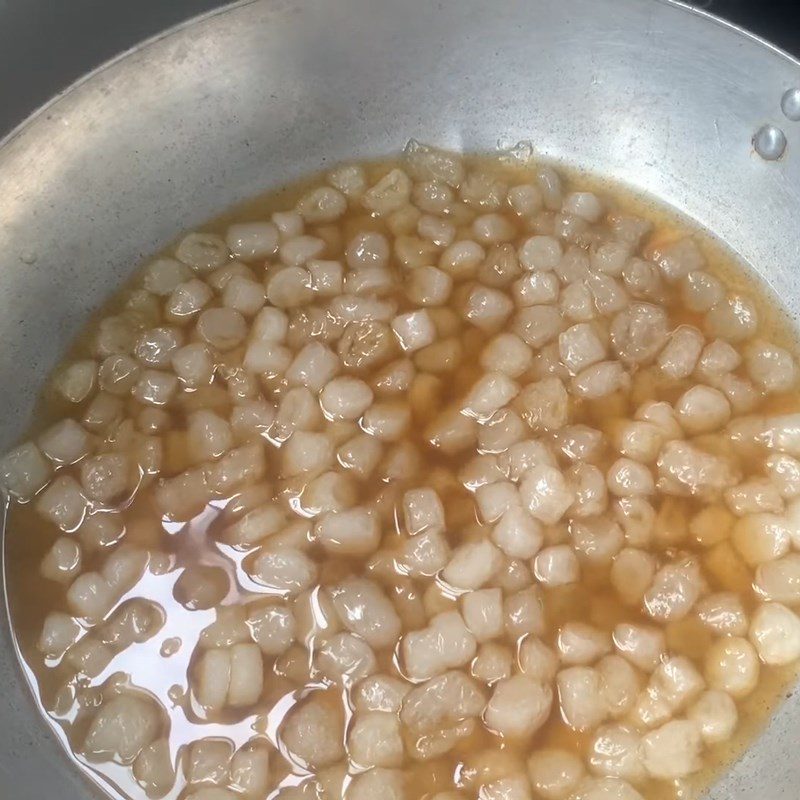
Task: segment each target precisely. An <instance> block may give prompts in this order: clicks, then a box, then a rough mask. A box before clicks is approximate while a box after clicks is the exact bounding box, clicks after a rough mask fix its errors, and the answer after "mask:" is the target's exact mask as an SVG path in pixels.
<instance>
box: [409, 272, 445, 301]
mask: <svg viewBox="0 0 800 800" xmlns="http://www.w3.org/2000/svg"><path fill="white" fill-rule="evenodd" d="M405 290H406V294H407V295H408V298H409V300H411V302H412V303H416V304H417V305H420V306H440V305H442V304H443V303H445V302H447V298H448V297H450V293H451V292H452V290H453V279H452V278H451V277H450V275H448V274H447V273H446V272H444V271H443V270H441V269H438V268H437V267H417V268H416V269H412V270H411V272H410V274H409V275H408V277H407V284H406V287H405Z"/></svg>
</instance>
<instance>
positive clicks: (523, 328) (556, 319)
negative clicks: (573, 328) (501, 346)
mask: <svg viewBox="0 0 800 800" xmlns="http://www.w3.org/2000/svg"><path fill="white" fill-rule="evenodd" d="M563 327H564V326H563V321H562V319H561V315H560V314H559V311H558V309H557V308H555V307H553V306H546V305H540V306H530V307H528V308H522V309H520V310H519V311H518V312H517V314H516V315H515V317H514V321H513V328H514V333H516V334H517V335H518V336H519V337H520V338H521V339H522V340H523V341H524V342H525V343H526V344H528V345H530V346H531V347H537V348H538V347H542V346H544V345H546V344H547V343H548V342H551V341H553V340H554V339H555V338H556V337H557V336H558V334H559V333H560V332H561V330H562V329H563Z"/></svg>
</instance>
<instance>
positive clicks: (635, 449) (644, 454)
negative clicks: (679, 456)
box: [613, 420, 664, 464]
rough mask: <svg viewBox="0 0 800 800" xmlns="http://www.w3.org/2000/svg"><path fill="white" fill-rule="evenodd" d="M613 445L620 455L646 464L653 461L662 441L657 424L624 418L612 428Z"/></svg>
mask: <svg viewBox="0 0 800 800" xmlns="http://www.w3.org/2000/svg"><path fill="white" fill-rule="evenodd" d="M613 438H614V445H615V446H616V448H617V449H618V450H619V452H620V453H622V455H624V456H627V457H628V458H632V459H634V460H635V461H640V462H642V463H643V464H648V463H650V462H652V461H655V460H656V458H657V457H658V454H659V452H660V450H661V447H662V445H663V443H664V434H663V431H662V430H661V428H660V427H659V426H658V425H654V424H653V423H652V422H642V421H639V420H625V421H623V422H621V423H620V424H619V425H617V426H615V428H614V436H613Z"/></svg>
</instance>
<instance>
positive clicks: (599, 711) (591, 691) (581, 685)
mask: <svg viewBox="0 0 800 800" xmlns="http://www.w3.org/2000/svg"><path fill="white" fill-rule="evenodd" d="M556 685H557V687H558V697H559V702H560V704H561V716H562V717H563V719H564V722H566V724H567V725H569V727H570V728H572V729H573V730H576V731H587V730H590V729H591V728H595V727H597V725H599V724H600V723H601V722H602V721H603V720H604V719H605V718H606V714H607V709H606V704H605V700H604V699H603V695H602V693H601V691H600V675H599V673H598V672H597V670H595V669H594V668H592V667H568V668H567V669H563V670H561V672H559V673H558V676H557V677H556Z"/></svg>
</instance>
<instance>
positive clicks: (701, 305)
mask: <svg viewBox="0 0 800 800" xmlns="http://www.w3.org/2000/svg"><path fill="white" fill-rule="evenodd" d="M724 296H725V288H724V286H723V285H722V283H721V282H720V280H719V279H718V278H715V277H714V276H713V275H711V274H709V273H708V272H704V271H703V270H695V271H693V272H690V273H689V274H688V275H686V277H685V278H683V280H682V281H681V298H682V300H683V302H684V304H685V306H686V307H687V308H688V309H689V310H690V311H696V312H704V311H709V310H710V309H711V308H713V307H714V306H715V305H717V303H719V302H720V301H721V300H722V299H723V298H724Z"/></svg>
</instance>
